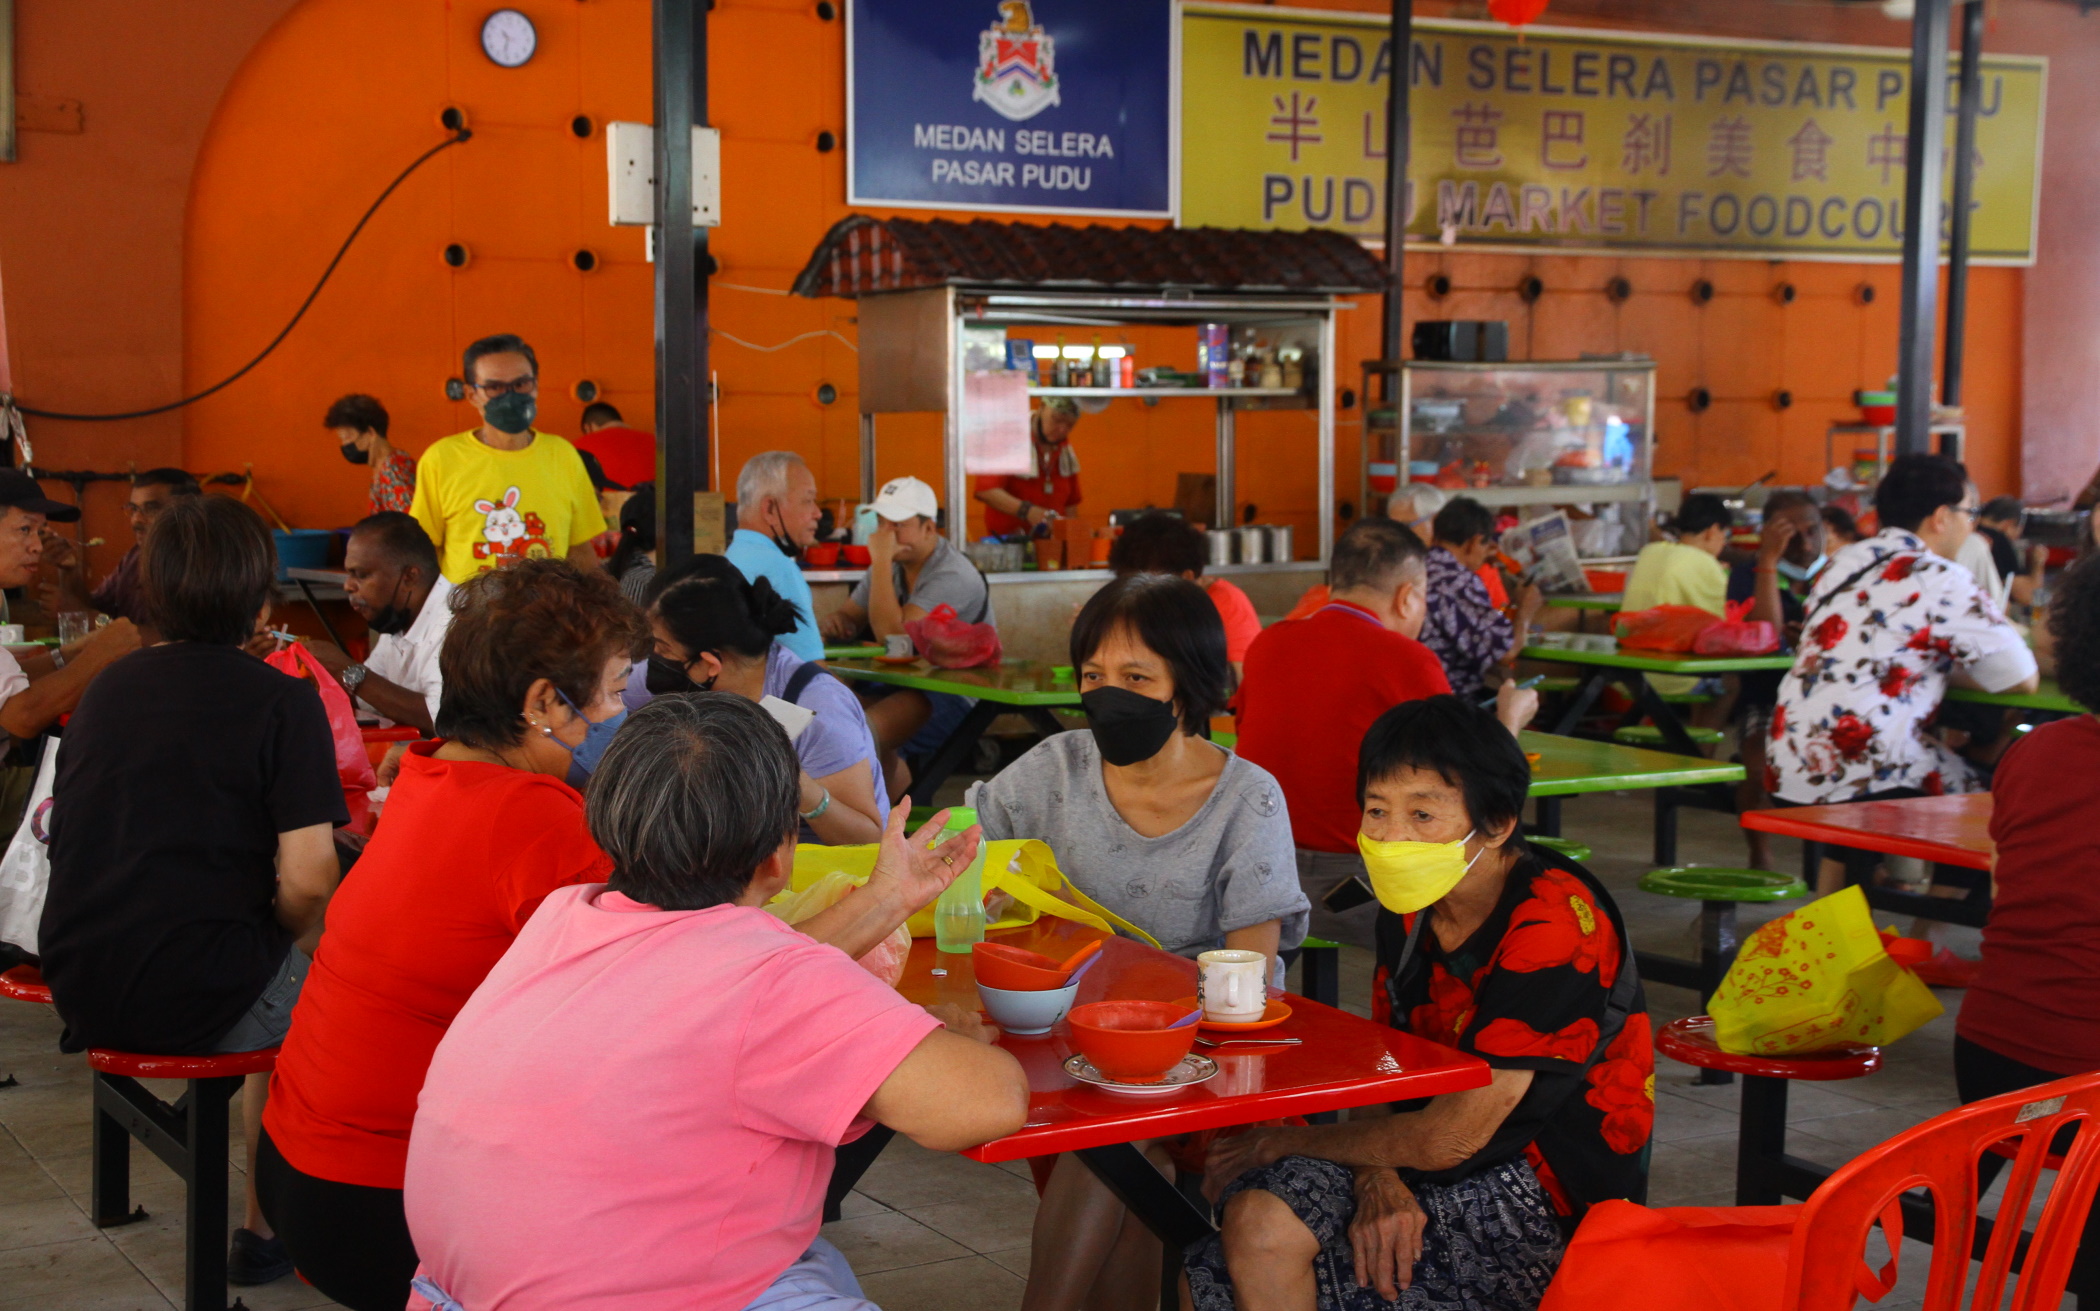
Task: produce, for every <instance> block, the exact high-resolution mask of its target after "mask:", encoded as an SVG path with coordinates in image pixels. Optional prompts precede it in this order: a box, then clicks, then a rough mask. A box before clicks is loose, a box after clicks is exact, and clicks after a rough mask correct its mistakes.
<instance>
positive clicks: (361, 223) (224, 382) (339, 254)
mask: <svg viewBox="0 0 2100 1311" xmlns="http://www.w3.org/2000/svg"><path fill="white" fill-rule="evenodd" d="M473 135H474V134H473V133H472V132H470V131H468V130H467V129H466V128H458V129H455V130H454V132H453V134H452V136H451V137H450V138H449V139H448V140H445V141H440V142H438V143H437V144H436V145H434V146H432V147H431V148H430V149H428V150H426V151H424V152H423V153H422V154H420V155H418V156H416V158H415V162H414V163H412V164H410V165H409V166H408V167H407V168H404V169H402V170H401V173H400V175H399V176H397V177H396V178H395V179H394V180H393V181H392V182H389V183H387V184H386V190H384V191H382V192H380V193H379V199H377V200H375V201H373V202H372V206H371V208H369V209H367V210H366V211H365V214H364V217H363V218H361V219H359V220H358V221H357V226H356V227H354V228H352V229H350V235H349V236H347V237H344V238H343V244H342V245H340V246H338V247H337V248H336V252H335V258H334V259H331V260H329V261H328V267H327V268H325V269H323V270H321V280H320V281H319V282H316V283H315V284H314V289H313V290H312V291H310V292H308V293H306V299H305V300H304V301H303V302H301V304H300V306H299V309H298V312H297V313H295V314H293V315H292V319H291V322H289V323H287V324H285V325H284V330H283V331H281V332H279V333H278V334H277V335H276V336H275V337H272V338H271V339H270V344H269V345H267V346H265V347H263V348H262V353H261V354H260V355H257V356H256V357H255V358H254V359H252V360H250V361H248V362H247V363H246V364H243V365H242V366H241V367H240V368H238V369H235V370H234V371H233V372H232V373H230V374H228V375H227V376H226V377H224V378H221V379H220V380H219V381H217V382H215V383H213V384H212V385H211V386H209V387H206V388H205V389H204V390H203V391H200V392H198V393H197V394H196V395H194V396H185V397H183V398H182V399H181V400H179V401H169V402H168V403H167V404H166V405H156V406H154V407H153V408H152V409H150V410H126V411H125V412H124V413H122V414H66V413H63V412H62V411H58V410H39V409H33V408H31V407H30V406H27V405H19V404H18V405H16V406H15V408H16V409H17V410H19V411H21V412H22V413H23V414H28V415H33V416H34V417H36V418H39V419H71V420H74V421H76V422H80V423H107V422H110V421H112V420H116V419H143V418H146V417H148V416H149V415H154V414H166V413H167V412H168V411H169V410H179V409H181V408H182V407H183V406H185V405H194V404H196V403H197V402H198V401H201V400H203V399H204V398H205V397H207V396H209V395H211V394H212V393H213V392H217V391H223V390H225V389H226V388H227V387H230V386H232V385H233V384H234V383H235V382H237V381H239V380H240V377H241V375H242V374H245V373H247V372H248V370H250V369H252V368H254V367H255V366H256V365H258V364H261V363H262V362H263V361H264V360H266V359H268V358H269V357H270V352H271V351H274V350H276V349H277V348H278V346H279V345H281V344H282V343H283V342H284V339H285V338H286V337H289V336H291V335H292V329H293V328H296V327H298V326H299V320H301V319H303V318H305V317H306V311H307V310H309V309H311V308H312V307H313V303H314V298H315V297H317V296H319V295H320V294H321V288H323V287H325V286H327V285H328V279H329V278H330V277H332V276H334V274H335V267H336V265H338V264H340V263H342V262H343V256H345V255H347V254H349V253H350V245H351V243H352V242H354V241H356V240H357V234H358V233H360V232H363V231H364V230H365V224H367V223H369V222H371V221H372V216H373V215H374V214H377V213H378V212H379V207H380V206H381V205H384V204H385V203H386V198H387V197H388V196H391V195H393V194H394V189H395V188H397V187H399V186H400V185H401V184H402V183H404V182H406V181H408V175H409V174H411V173H413V172H415V171H416V170H417V169H419V168H421V167H423V165H424V164H426V163H428V162H429V161H430V159H431V157H432V156H434V155H436V154H437V153H438V152H439V151H441V150H450V149H451V148H452V147H454V146H457V145H460V144H462V143H464V142H466V141H468V140H470V139H471V138H472V137H473Z"/></svg>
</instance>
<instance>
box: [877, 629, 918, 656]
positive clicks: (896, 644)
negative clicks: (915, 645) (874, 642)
mask: <svg viewBox="0 0 2100 1311" xmlns="http://www.w3.org/2000/svg"><path fill="white" fill-rule="evenodd" d="M882 645H883V650H884V652H885V653H886V654H888V655H890V656H891V657H893V658H896V659H902V658H903V657H905V656H908V655H911V654H913V651H912V644H911V635H910V634H908V633H891V634H890V635H889V636H888V637H886V638H884V639H883V640H882Z"/></svg>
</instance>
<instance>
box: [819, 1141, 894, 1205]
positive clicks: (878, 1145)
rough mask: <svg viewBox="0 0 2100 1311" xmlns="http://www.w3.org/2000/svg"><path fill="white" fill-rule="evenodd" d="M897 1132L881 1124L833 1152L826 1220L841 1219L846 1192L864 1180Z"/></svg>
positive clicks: (826, 1197)
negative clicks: (840, 1211)
mask: <svg viewBox="0 0 2100 1311" xmlns="http://www.w3.org/2000/svg"><path fill="white" fill-rule="evenodd" d="M896 1136H897V1131H896V1130H895V1129H892V1128H890V1127H889V1126H888V1125H886V1124H878V1125H876V1126H875V1127H874V1128H872V1129H870V1130H868V1131H867V1132H866V1133H864V1134H862V1135H861V1136H860V1137H858V1138H856V1139H854V1140H853V1141H852V1142H850V1143H842V1144H840V1146H839V1149H838V1151H837V1152H836V1153H834V1154H833V1160H832V1163H831V1183H830V1184H829V1185H828V1186H827V1187H826V1188H825V1189H824V1223H825V1224H830V1223H831V1222H832V1221H834V1220H836V1219H838V1218H839V1207H840V1206H841V1205H842V1204H843V1203H844V1202H845V1200H846V1194H847V1193H850V1192H852V1191H853V1189H854V1188H855V1186H856V1185H858V1184H859V1183H860V1179H861V1176H862V1175H864V1174H866V1173H867V1172H868V1167H869V1166H871V1165H873V1164H875V1158H876V1157H878V1156H880V1155H882V1149H883V1148H885V1147H887V1146H889V1145H890V1139H892V1138H895V1137H896Z"/></svg>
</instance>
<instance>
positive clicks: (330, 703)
mask: <svg viewBox="0 0 2100 1311" xmlns="http://www.w3.org/2000/svg"><path fill="white" fill-rule="evenodd" d="M263 663H264V664H266V665H268V666H270V668H272V669H275V670H277V671H278V672H280V673H285V674H290V675H291V676H292V677H293V678H303V679H305V680H306V681H307V682H309V683H312V684H313V685H314V687H315V689H316V690H318V691H319V692H320V694H321V705H322V706H323V707H324V708H325V709H326V710H327V711H328V731H329V733H330V734H331V735H333V736H334V738H335V774H336V777H337V778H338V779H340V780H341V781H342V784H343V801H344V803H345V804H347V805H348V806H349V808H350V828H351V830H352V831H354V832H360V833H361V832H363V831H364V829H365V822H366V819H367V817H368V814H369V812H368V810H367V808H366V805H365V794H366V793H368V792H370V791H371V790H372V789H373V788H375V787H378V786H379V777H378V775H376V774H374V773H373V772H372V758H371V756H370V755H369V754H368V753H367V752H366V751H365V739H364V734H363V733H362V732H361V731H360V730H359V729H358V727H357V712H356V710H355V709H354V708H353V707H352V706H351V704H350V694H349V693H348V692H345V691H344V690H343V685H342V684H341V683H338V682H336V681H335V677H334V676H333V675H332V674H330V673H329V672H328V670H327V668H326V667H325V666H323V665H322V664H321V662H320V661H319V660H316V659H314V653H313V652H311V651H309V650H307V649H306V648H305V647H303V646H288V647H286V648H285V649H284V650H282V651H276V652H272V653H271V654H269V655H267V656H264V657H263Z"/></svg>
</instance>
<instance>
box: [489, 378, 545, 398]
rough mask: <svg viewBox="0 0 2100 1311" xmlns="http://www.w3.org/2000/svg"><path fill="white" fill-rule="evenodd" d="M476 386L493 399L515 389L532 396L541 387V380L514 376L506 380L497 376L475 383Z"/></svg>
mask: <svg viewBox="0 0 2100 1311" xmlns="http://www.w3.org/2000/svg"><path fill="white" fill-rule="evenodd" d="M474 388H475V390H477V391H479V392H480V393H481V394H482V395H484V396H487V397H488V398H489V399H491V400H494V399H495V398H496V397H498V396H501V395H503V394H504V393H505V392H513V391H514V392H519V393H521V394H523V395H526V396H530V395H532V394H533V393H534V392H536V391H538V390H539V389H540V380H539V379H538V378H512V379H511V380H509V381H508V382H506V381H504V380H502V379H500V378H497V379H491V380H490V381H488V382H477V383H475V384H474Z"/></svg>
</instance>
